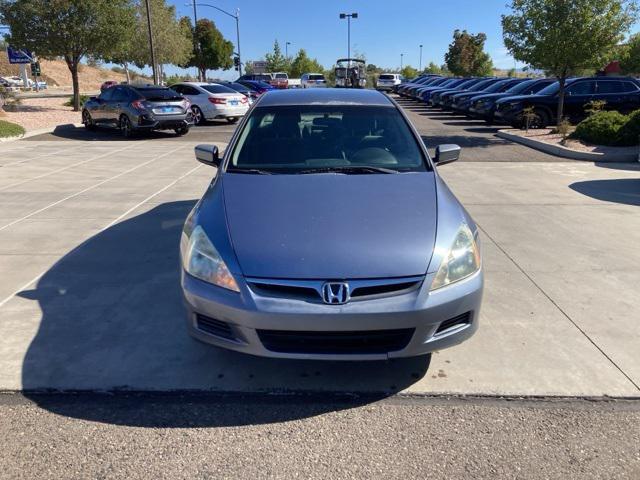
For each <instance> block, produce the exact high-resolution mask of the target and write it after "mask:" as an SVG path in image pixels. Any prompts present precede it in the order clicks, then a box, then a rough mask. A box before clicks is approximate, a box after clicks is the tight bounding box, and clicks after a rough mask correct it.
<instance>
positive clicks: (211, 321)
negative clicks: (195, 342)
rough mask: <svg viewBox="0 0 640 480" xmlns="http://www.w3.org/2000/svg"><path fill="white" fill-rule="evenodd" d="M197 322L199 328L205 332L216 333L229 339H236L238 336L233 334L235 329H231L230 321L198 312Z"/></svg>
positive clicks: (217, 335)
mask: <svg viewBox="0 0 640 480" xmlns="http://www.w3.org/2000/svg"><path fill="white" fill-rule="evenodd" d="M196 324H197V326H198V330H202V331H203V332H205V333H208V334H210V335H215V336H216V337H221V338H226V339H228V340H236V336H235V335H234V334H233V330H231V327H230V326H229V324H228V323H225V322H221V321H220V320H216V319H215V318H211V317H205V316H204V315H200V314H197V315H196Z"/></svg>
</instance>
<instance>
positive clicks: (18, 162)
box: [0, 146, 82, 168]
mask: <svg viewBox="0 0 640 480" xmlns="http://www.w3.org/2000/svg"><path fill="white" fill-rule="evenodd" d="M80 148H82V146H79V147H76V146H72V147H70V148H63V149H62V150H56V151H55V152H48V153H43V154H42V155H36V156H35V157H29V158H25V159H24V160H18V161H17V162H12V163H7V164H5V165H0V167H2V168H4V167H11V166H13V165H20V164H22V163H26V162H30V161H32V160H35V159H37V158H42V157H48V156H50V155H56V154H58V153H61V152H68V151H72V150H76V149H80Z"/></svg>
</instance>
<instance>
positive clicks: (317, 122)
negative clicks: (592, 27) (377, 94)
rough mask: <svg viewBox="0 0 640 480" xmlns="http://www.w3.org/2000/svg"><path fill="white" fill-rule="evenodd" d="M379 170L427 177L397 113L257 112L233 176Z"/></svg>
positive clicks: (344, 109)
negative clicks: (235, 173) (421, 174)
mask: <svg viewBox="0 0 640 480" xmlns="http://www.w3.org/2000/svg"><path fill="white" fill-rule="evenodd" d="M340 169H342V170H343V171H344V172H347V169H348V170H349V172H353V171H358V170H359V171H360V172H363V173H372V170H373V169H379V170H384V171H388V172H391V173H395V172H398V171H424V170H426V169H427V167H426V164H425V158H424V156H423V153H422V150H421V149H420V147H419V145H418V141H417V140H416V138H415V137H414V135H413V134H412V132H411V130H410V129H409V126H408V124H407V122H406V121H405V119H404V118H403V117H402V115H401V114H400V113H399V112H398V110H397V109H396V108H393V107H373V106H352V105H345V106H333V105H329V106H324V105H323V106H313V105H311V106H297V105H296V106H277V107H261V108H256V109H255V110H254V111H253V113H252V114H251V116H250V117H249V119H248V121H247V123H246V124H245V126H244V129H243V130H242V132H241V134H240V137H239V139H238V143H237V144H236V147H235V149H234V151H233V153H232V155H231V161H230V164H229V166H228V169H227V171H229V172H243V171H245V172H247V173H256V172H257V171H259V172H260V173H321V172H327V171H338V170H340Z"/></svg>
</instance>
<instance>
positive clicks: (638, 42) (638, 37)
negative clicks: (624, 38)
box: [618, 33, 640, 75]
mask: <svg viewBox="0 0 640 480" xmlns="http://www.w3.org/2000/svg"><path fill="white" fill-rule="evenodd" d="M621 50H622V49H621ZM620 53H621V55H620V56H619V57H618V59H619V60H620V68H622V71H623V73H625V74H627V75H640V33H636V34H635V35H631V38H629V41H628V42H627V44H626V45H625V46H624V50H622V51H621V52H620Z"/></svg>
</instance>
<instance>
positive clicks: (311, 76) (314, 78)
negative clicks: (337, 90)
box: [300, 73, 327, 88]
mask: <svg viewBox="0 0 640 480" xmlns="http://www.w3.org/2000/svg"><path fill="white" fill-rule="evenodd" d="M326 86H327V80H326V79H325V78H324V75H323V74H322V73H305V74H304V75H302V77H300V87H302V88H318V87H326Z"/></svg>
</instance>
